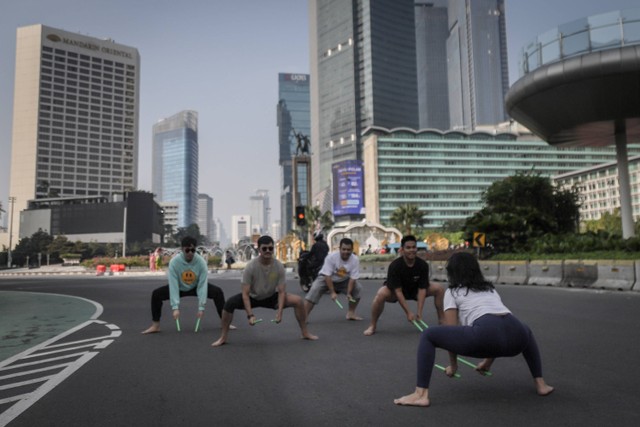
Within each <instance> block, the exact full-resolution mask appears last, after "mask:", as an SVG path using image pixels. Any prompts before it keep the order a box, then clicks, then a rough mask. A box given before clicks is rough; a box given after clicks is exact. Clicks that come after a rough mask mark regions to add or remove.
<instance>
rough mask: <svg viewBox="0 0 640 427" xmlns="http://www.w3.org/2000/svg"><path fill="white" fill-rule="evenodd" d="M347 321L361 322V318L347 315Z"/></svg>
mask: <svg viewBox="0 0 640 427" xmlns="http://www.w3.org/2000/svg"><path fill="white" fill-rule="evenodd" d="M347 320H362V317H360V316H356V315H355V314H349V313H347Z"/></svg>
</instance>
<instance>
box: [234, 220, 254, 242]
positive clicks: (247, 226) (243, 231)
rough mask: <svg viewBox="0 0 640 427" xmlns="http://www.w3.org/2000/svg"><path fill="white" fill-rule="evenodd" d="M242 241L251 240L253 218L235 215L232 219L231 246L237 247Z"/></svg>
mask: <svg viewBox="0 0 640 427" xmlns="http://www.w3.org/2000/svg"><path fill="white" fill-rule="evenodd" d="M242 239H249V240H250V239H251V216H250V215H233V216H232V217H231V244H232V245H237V244H238V242H239V241H240V240H242Z"/></svg>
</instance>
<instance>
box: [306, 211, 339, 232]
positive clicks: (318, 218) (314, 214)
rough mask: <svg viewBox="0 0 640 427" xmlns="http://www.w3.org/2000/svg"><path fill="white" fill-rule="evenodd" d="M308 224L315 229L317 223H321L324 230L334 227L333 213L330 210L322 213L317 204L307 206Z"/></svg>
mask: <svg viewBox="0 0 640 427" xmlns="http://www.w3.org/2000/svg"><path fill="white" fill-rule="evenodd" d="M306 218H307V225H308V226H309V228H310V229H311V230H314V229H315V226H316V223H320V227H321V229H322V230H329V229H331V228H332V227H333V224H334V222H333V215H332V214H331V212H330V211H325V212H324V213H322V211H320V208H319V207H317V206H312V207H309V206H307V208H306Z"/></svg>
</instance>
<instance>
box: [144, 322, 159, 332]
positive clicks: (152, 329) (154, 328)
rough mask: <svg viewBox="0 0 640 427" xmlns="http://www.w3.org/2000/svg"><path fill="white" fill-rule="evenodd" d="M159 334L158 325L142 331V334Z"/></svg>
mask: <svg viewBox="0 0 640 427" xmlns="http://www.w3.org/2000/svg"><path fill="white" fill-rule="evenodd" d="M157 332H160V325H156V324H155V323H154V324H153V325H151V326H149V328H148V329H145V330H144V331H142V332H141V333H142V334H145V335H146V334H155V333H157Z"/></svg>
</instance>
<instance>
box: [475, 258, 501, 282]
mask: <svg viewBox="0 0 640 427" xmlns="http://www.w3.org/2000/svg"><path fill="white" fill-rule="evenodd" d="M479 264H480V271H482V275H483V276H484V278H485V279H486V280H488V281H489V282H491V283H498V276H499V274H500V262H498V261H479Z"/></svg>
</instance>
